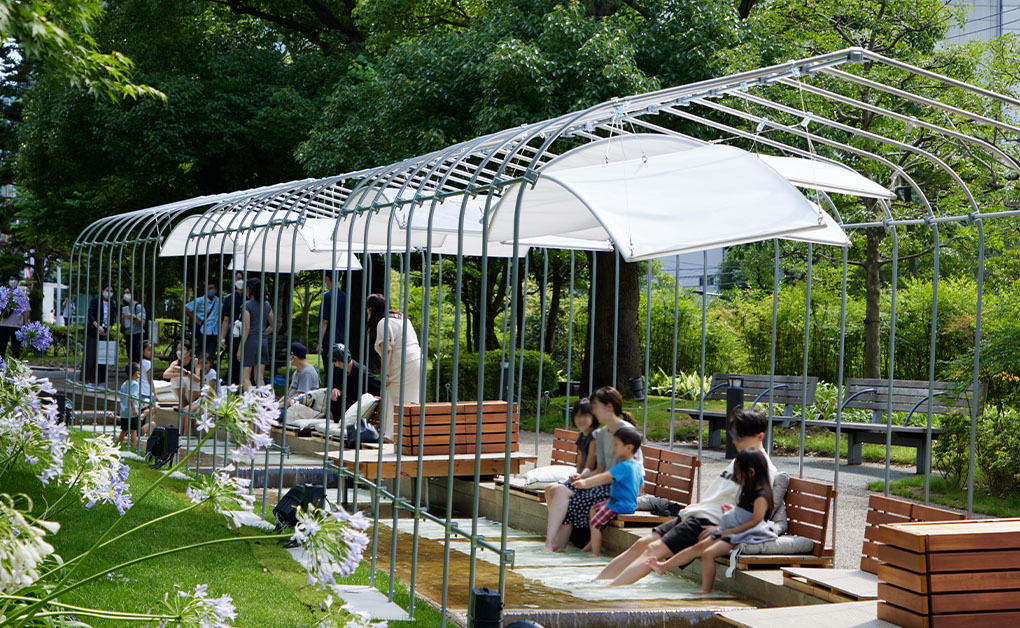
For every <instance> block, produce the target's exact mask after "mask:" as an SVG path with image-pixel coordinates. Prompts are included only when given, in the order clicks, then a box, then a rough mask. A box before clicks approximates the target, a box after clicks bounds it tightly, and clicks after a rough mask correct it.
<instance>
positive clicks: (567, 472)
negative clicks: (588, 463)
mask: <svg viewBox="0 0 1020 628" xmlns="http://www.w3.org/2000/svg"><path fill="white" fill-rule="evenodd" d="M575 473H577V469H576V468H574V467H571V466H568V465H565V464H552V465H549V466H547V467H535V468H534V469H532V470H531V471H528V472H527V473H525V474H524V485H525V486H527V487H528V488H538V487H536V486H533V485H534V484H539V483H541V484H545V485H546V486H548V485H549V484H555V483H557V482H566V481H567V480H569V479H570V476H572V475H574V474H575ZM543 488H544V487H543Z"/></svg>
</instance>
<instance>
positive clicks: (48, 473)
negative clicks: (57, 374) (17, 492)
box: [0, 360, 70, 484]
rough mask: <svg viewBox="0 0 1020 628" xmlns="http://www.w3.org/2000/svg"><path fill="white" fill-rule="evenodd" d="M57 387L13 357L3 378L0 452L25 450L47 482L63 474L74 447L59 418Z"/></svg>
mask: <svg viewBox="0 0 1020 628" xmlns="http://www.w3.org/2000/svg"><path fill="white" fill-rule="evenodd" d="M55 393H56V390H55V389H54V388H53V385H52V384H50V381H49V380H48V379H40V378H38V377H35V376H34V375H32V373H31V371H30V370H29V369H28V368H27V367H26V366H25V365H24V364H22V363H21V362H19V361H18V360H11V361H10V363H9V364H7V365H6V367H5V369H3V377H2V378H0V453H3V452H9V453H14V452H15V451H19V450H20V451H21V452H22V453H23V455H24V457H25V460H26V462H28V464H29V465H32V466H34V467H37V466H41V467H42V471H40V472H39V473H38V478H39V479H40V480H41V481H42V482H43V484H47V483H49V481H50V480H52V479H54V478H57V477H59V476H60V475H61V474H62V473H63V468H64V454H65V453H66V452H67V450H68V448H69V447H70V442H69V441H68V439H67V427H66V426H65V425H64V424H63V423H61V422H60V421H59V414H58V412H57V404H56V402H55V401H54V400H53V395H54V394H55Z"/></svg>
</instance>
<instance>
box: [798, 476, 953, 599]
mask: <svg viewBox="0 0 1020 628" xmlns="http://www.w3.org/2000/svg"><path fill="white" fill-rule="evenodd" d="M963 518H964V516H963V515H962V514H960V513H956V512H953V511H951V510H944V509H942V508H935V507H933V506H925V505H923V504H915V503H913V502H908V501H903V500H901V499H895V498H892V497H886V496H884V495H872V496H871V497H870V498H869V499H868V515H867V520H866V526H867V527H865V528H864V544H863V546H862V547H861V564H860V569H790V568H784V569H783V583H784V584H785V585H786V586H788V587H790V588H793V589H797V590H798V591H804V592H805V593H809V594H811V595H814V596H815V597H819V598H822V599H825V600H829V601H835V602H847V601H856V600H873V599H876V598H877V597H878V577H877V574H878V564H879V558H878V555H879V550H880V548H881V545H882V543H881V542H880V541H879V536H880V533H879V526H880V525H884V524H889V523H908V522H911V521H927V522H931V521H959V520H961V519H963Z"/></svg>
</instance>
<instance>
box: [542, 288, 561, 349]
mask: <svg viewBox="0 0 1020 628" xmlns="http://www.w3.org/2000/svg"><path fill="white" fill-rule="evenodd" d="M557 270H558V269H557ZM562 296H563V276H562V275H561V274H560V273H559V272H553V275H552V286H551V294H550V295H549V315H548V316H547V317H546V323H545V350H546V352H547V353H549V354H552V353H553V348H554V347H555V346H556V345H555V343H556V323H557V321H558V319H559V316H560V300H561V298H562Z"/></svg>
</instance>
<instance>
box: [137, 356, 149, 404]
mask: <svg viewBox="0 0 1020 628" xmlns="http://www.w3.org/2000/svg"><path fill="white" fill-rule="evenodd" d="M139 368H140V369H141V370H142V377H141V381H140V382H139V387H140V388H141V395H142V396H143V397H151V396H152V388H151V387H150V386H149V372H150V371H151V370H152V361H151V360H146V359H145V358H142V361H141V362H140V363H139Z"/></svg>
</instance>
